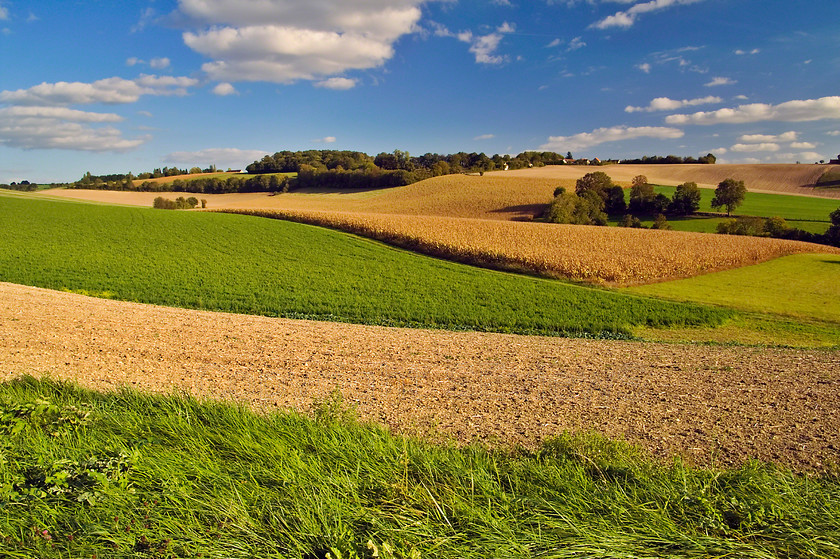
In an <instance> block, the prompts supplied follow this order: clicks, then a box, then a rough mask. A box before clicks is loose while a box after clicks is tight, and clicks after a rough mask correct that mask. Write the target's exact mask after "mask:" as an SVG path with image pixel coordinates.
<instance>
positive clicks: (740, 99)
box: [734, 95, 749, 101]
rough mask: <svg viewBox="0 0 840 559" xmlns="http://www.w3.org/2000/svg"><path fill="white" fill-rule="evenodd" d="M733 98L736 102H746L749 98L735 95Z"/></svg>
mask: <svg viewBox="0 0 840 559" xmlns="http://www.w3.org/2000/svg"><path fill="white" fill-rule="evenodd" d="M734 98H735V100H737V101H746V100H747V99H749V97H747V96H746V95H736V96H735V97H734Z"/></svg>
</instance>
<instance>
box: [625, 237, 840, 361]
mask: <svg viewBox="0 0 840 559" xmlns="http://www.w3.org/2000/svg"><path fill="white" fill-rule="evenodd" d="M838 278H840V256H838V255H835V254H797V255H793V256H786V257H784V258H778V259H776V260H771V261H770V262H765V263H763V264H757V265H754V266H746V267H743V268H737V269H734V270H726V271H723V272H716V273H713V274H706V275H703V276H697V277H693V278H688V279H682V280H676V281H669V282H663V283H656V284H650V285H641V286H636V287H628V288H625V289H622V291H624V292H626V293H637V294H640V295H651V296H657V297H664V298H667V299H669V300H673V301H698V302H699V301H702V302H703V303H704V304H716V305H723V306H726V307H728V308H733V309H738V310H740V311H744V312H745V313H750V314H743V315H739V316H738V317H736V318H735V319H734V320H733V321H731V322H730V323H729V324H727V325H726V326H725V327H723V328H719V329H716V330H717V332H715V333H711V332H701V331H697V330H695V331H693V332H692V331H683V332H681V333H679V334H682V335H686V336H688V337H693V338H694V339H698V337H702V336H703V335H709V336H710V337H711V338H712V339H716V340H718V341H724V340H725V337H726V336H727V335H729V336H732V337H734V338H735V339H738V340H739V341H747V342H749V341H753V342H756V343H768V341H770V343H777V344H785V345H802V346H820V345H828V346H840V282H838V281H837V279H838ZM672 334H674V335H677V334H678V333H677V332H676V331H675V332H672ZM653 337H655V338H659V337H660V336H658V335H655V334H654V335H653Z"/></svg>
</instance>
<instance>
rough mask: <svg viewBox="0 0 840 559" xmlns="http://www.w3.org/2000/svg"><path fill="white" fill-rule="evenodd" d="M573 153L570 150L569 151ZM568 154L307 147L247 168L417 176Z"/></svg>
mask: <svg viewBox="0 0 840 559" xmlns="http://www.w3.org/2000/svg"><path fill="white" fill-rule="evenodd" d="M568 156H569V157H571V153H569V154H568ZM564 159H565V157H564V156H563V155H560V154H559V153H555V152H551V151H526V152H522V153H520V154H518V155H516V156H510V155H500V154H495V155H493V156H488V155H486V154H484V153H475V152H473V153H466V152H458V153H453V154H449V155H441V154H439V153H426V154H423V155H421V156H418V157H414V156H412V155H411V154H410V153H408V152H407V151H401V150H394V151H393V152H391V153H386V152H383V153H380V154H378V155H376V156H374V157H371V156H369V155H367V154H366V153H362V152H358V151H336V150H308V151H279V152H277V153H275V154H274V155H266V156H265V157H263V158H262V159H260V160H259V161H254V162H253V163H251V164H250V165H248V166H247V167H246V168H245V170H246V171H247V172H248V173H251V174H257V173H297V172H300V169H301V168H302V167H303V166H304V165H306V166H309V167H312V168H313V169H314V170H315V172H323V171H332V170H344V171H358V170H364V171H373V170H375V169H379V170H383V171H408V172H410V173H414V175H415V176H416V177H418V180H421V179H423V178H428V177H432V176H440V175H448V174H453V173H483V172H486V171H492V170H495V169H499V170H501V169H504V168H505V167H507V168H508V169H523V168H527V167H541V166H544V165H562V164H563V162H564Z"/></svg>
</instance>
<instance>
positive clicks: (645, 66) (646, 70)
mask: <svg viewBox="0 0 840 559" xmlns="http://www.w3.org/2000/svg"><path fill="white" fill-rule="evenodd" d="M636 68H638V69H639V70H641V71H642V72H644V73H645V74H650V64H648V63H647V62H645V63H644V64H639V65H638V66H636Z"/></svg>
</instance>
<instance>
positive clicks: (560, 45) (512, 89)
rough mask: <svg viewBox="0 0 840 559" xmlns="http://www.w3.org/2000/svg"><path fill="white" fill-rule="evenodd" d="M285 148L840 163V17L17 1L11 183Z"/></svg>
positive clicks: (453, 4)
mask: <svg viewBox="0 0 840 559" xmlns="http://www.w3.org/2000/svg"><path fill="white" fill-rule="evenodd" d="M284 149H289V150H302V149H349V150H359V151H365V152H367V153H370V154H372V155H375V154H377V153H379V152H382V151H389V152H390V151H393V150H394V149H400V150H404V151H408V152H410V153H411V154H413V155H420V154H423V153H426V152H438V153H453V152H457V151H466V152H473V151H475V152H485V153H487V154H488V155H492V154H494V153H510V154H516V153H519V152H521V151H525V150H551V151H557V152H561V153H565V152H567V151H571V152H572V153H573V154H574V155H575V156H576V157H583V156H586V157H596V156H597V157H600V158H602V159H604V158H629V157H639V156H642V155H653V154H658V155H668V154H675V155H681V156H685V155H690V156H695V157H696V156H699V155H704V154H706V153H708V152H712V153H714V154H716V155H717V156H718V159H719V161H720V162H731V163H740V162H791V163H793V162H795V161H802V162H803V163H813V162H814V161H818V160H820V159H825V160H828V159H829V158H833V157H836V156H837V154H838V153H840V3H838V2H837V0H815V1H811V2H807V3H790V2H775V1H768V0H649V1H635V0H530V1H524V0H457V1H456V0H436V1H420V0H306V1H297V0H136V1H121V2H109V1H105V0H86V1H72V0H62V1H46V0H27V1H24V0H0V182H11V181H20V180H24V179H26V180H30V181H34V182H50V181H71V180H76V179H78V178H80V177H81V176H82V174H83V173H84V172H85V171H91V172H92V173H94V174H105V173H115V172H127V171H132V172H135V173H137V172H141V171H146V170H151V169H152V168H154V167H162V166H179V167H191V166H195V165H198V166H201V167H206V166H208V165H209V164H211V163H215V164H216V165H217V166H219V167H222V168H227V167H235V168H239V167H244V166H245V165H247V164H248V163H250V162H251V161H253V160H254V159H257V158H259V157H261V156H262V155H263V154H265V153H274V152H275V151H279V150H284Z"/></svg>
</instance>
